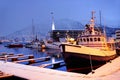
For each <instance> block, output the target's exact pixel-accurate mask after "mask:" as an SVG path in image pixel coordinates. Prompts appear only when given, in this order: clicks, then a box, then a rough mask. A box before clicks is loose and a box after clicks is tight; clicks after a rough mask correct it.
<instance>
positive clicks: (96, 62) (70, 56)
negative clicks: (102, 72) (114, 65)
mask: <svg viewBox="0 0 120 80" xmlns="http://www.w3.org/2000/svg"><path fill="white" fill-rule="evenodd" d="M65 46H68V45H65V44H62V54H63V58H64V61H65V63H66V68H67V71H69V72H77V73H85V74H87V73H89V72H91V71H92V70H95V69H97V68H98V67H100V66H102V65H104V64H105V63H106V62H109V61H110V60H112V59H114V58H115V57H116V55H111V56H95V55H88V54H83V53H80V52H79V53H75V52H69V51H66V47H65ZM70 46H71V45H70ZM73 47H78V46H73ZM71 50H72V49H71Z"/></svg>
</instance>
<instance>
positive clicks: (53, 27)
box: [51, 12, 55, 30]
mask: <svg viewBox="0 0 120 80" xmlns="http://www.w3.org/2000/svg"><path fill="white" fill-rule="evenodd" d="M51 15H52V30H55V24H54V16H53V12H51Z"/></svg>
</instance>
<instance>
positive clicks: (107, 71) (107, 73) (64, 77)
mask: <svg viewBox="0 0 120 80" xmlns="http://www.w3.org/2000/svg"><path fill="white" fill-rule="evenodd" d="M0 71H2V72H5V73H8V74H12V75H15V76H18V77H22V78H25V79H29V80H40V79H42V80H50V79H51V80H119V79H120V76H119V75H120V57H117V58H116V59H114V60H112V61H111V62H108V63H106V64H105V65H103V66H102V67H100V68H98V69H96V70H95V71H94V72H95V73H89V74H81V73H73V72H65V71H58V70H53V69H47V68H40V67H37V66H30V65H23V64H18V63H13V62H4V61H0Z"/></svg>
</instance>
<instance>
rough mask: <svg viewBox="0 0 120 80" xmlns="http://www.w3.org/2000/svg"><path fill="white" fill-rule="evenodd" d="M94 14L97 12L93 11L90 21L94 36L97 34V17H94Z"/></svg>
mask: <svg viewBox="0 0 120 80" xmlns="http://www.w3.org/2000/svg"><path fill="white" fill-rule="evenodd" d="M94 13H95V11H92V18H91V20H90V22H91V24H90V28H91V30H92V35H94V34H95V30H94V26H95V17H94Z"/></svg>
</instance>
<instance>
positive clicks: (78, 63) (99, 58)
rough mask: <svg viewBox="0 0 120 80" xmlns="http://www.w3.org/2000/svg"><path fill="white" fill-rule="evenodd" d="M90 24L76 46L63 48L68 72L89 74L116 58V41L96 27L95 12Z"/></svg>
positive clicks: (65, 45) (63, 45) (67, 45)
mask: <svg viewBox="0 0 120 80" xmlns="http://www.w3.org/2000/svg"><path fill="white" fill-rule="evenodd" d="M90 22H91V23H90V24H87V25H86V26H85V30H84V31H83V33H82V34H81V35H80V36H79V37H78V39H77V41H76V44H67V43H63V44H62V46H61V51H62V53H63V57H64V60H65V63H66V67H67V71H70V72H80V73H85V74H87V73H89V72H91V71H92V72H94V69H96V68H98V67H100V66H101V65H103V64H105V63H106V62H108V61H110V60H112V59H114V58H115V57H116V51H115V44H114V40H113V39H112V38H107V37H106V35H105V34H104V33H102V31H100V30H97V29H95V27H94V26H95V24H94V12H92V18H91V20H90Z"/></svg>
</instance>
